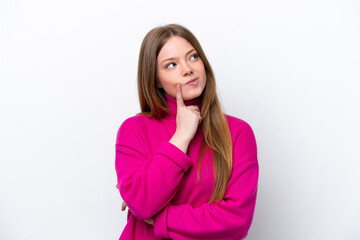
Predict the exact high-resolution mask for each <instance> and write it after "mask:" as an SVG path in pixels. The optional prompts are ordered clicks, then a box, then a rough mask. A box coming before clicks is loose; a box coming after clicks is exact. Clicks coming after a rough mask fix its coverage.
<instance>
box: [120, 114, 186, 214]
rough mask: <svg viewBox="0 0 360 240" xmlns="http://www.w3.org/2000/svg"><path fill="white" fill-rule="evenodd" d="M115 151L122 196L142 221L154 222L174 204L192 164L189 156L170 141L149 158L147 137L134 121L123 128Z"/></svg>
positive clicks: (127, 120) (123, 124) (127, 122)
mask: <svg viewBox="0 0 360 240" xmlns="http://www.w3.org/2000/svg"><path fill="white" fill-rule="evenodd" d="M154 137H156V136H154ZM115 149H116V153H115V169H116V173H117V182H118V187H119V191H120V195H121V197H122V199H123V200H124V201H125V202H126V203H127V205H128V208H129V210H131V212H132V213H133V214H134V216H135V217H136V218H137V219H139V220H145V219H149V218H151V217H152V216H154V215H155V214H156V213H158V212H159V211H160V210H161V209H163V208H164V207H165V206H166V205H167V204H168V203H169V202H170V200H171V199H172V198H173V197H174V195H175V193H176V191H177V188H178V184H179V183H180V181H181V179H182V177H183V175H184V173H185V172H186V171H188V169H189V168H190V166H191V164H192V162H191V159H190V157H189V156H188V155H186V154H185V153H184V152H183V151H181V150H180V149H179V148H177V147H176V146H175V145H173V144H171V143H170V142H168V141H164V142H162V143H161V145H160V147H159V148H158V150H157V152H156V153H155V154H153V155H152V156H150V157H147V154H146V153H147V151H146V145H145V144H144V141H143V134H142V133H141V128H140V126H139V125H138V124H137V121H136V119H134V118H129V119H126V120H125V121H124V122H123V123H122V124H121V126H120V128H119V130H118V134H117V138H116V144H115Z"/></svg>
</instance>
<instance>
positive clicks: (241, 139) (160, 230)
mask: <svg viewBox="0 0 360 240" xmlns="http://www.w3.org/2000/svg"><path fill="white" fill-rule="evenodd" d="M258 174H259V165H258V161H257V147H256V142H255V136H254V134H253V131H252V129H251V127H250V126H249V125H248V124H247V123H246V122H245V124H244V125H243V127H242V129H241V130H240V133H239V134H238V136H237V138H236V140H235V143H234V147H233V171H232V175H231V178H230V180H229V182H228V185H227V188H226V192H225V195H224V198H223V199H222V200H221V201H220V202H212V203H204V204H202V205H201V206H200V207H196V208H195V207H192V206H191V205H190V204H181V205H172V204H171V203H169V204H168V205H167V206H166V207H165V208H164V209H163V210H162V211H161V212H159V213H158V214H157V215H155V216H154V234H155V235H156V236H157V237H159V238H172V239H184V240H192V239H209V240H210V239H214V240H215V239H228V240H238V239H243V238H245V237H246V236H247V233H248V230H249V228H250V225H251V222H252V219H253V215H254V210H255V202H256V195H257V184H258Z"/></svg>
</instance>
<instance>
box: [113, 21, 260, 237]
mask: <svg viewBox="0 0 360 240" xmlns="http://www.w3.org/2000/svg"><path fill="white" fill-rule="evenodd" d="M138 94H139V100H140V106H141V112H140V113H138V114H136V115H135V116H132V117H130V118H128V119H126V120H125V121H124V122H123V123H122V124H121V126H120V128H119V131H118V133H117V139H116V144H115V147H116V159H115V167H116V173H117V187H118V189H119V191H120V194H121V197H122V199H123V200H124V202H123V208H122V210H124V209H125V207H126V206H127V207H128V208H129V211H128V215H127V225H126V226H125V228H124V230H123V232H122V234H121V236H120V239H159V238H165V239H169V238H170V239H186V240H190V239H244V238H245V237H246V236H247V233H248V230H249V228H250V225H251V222H252V219H253V214H254V209H255V202H256V194H257V183H258V173H259V166H258V161H257V148H256V141H255V136H254V133H253V131H252V129H251V127H250V125H249V124H248V123H246V122H245V121H244V120H241V119H239V118H235V117H233V116H230V115H227V114H224V113H223V112H222V109H221V106H220V103H219V100H218V97H217V94H216V85H215V78H214V74H213V71H212V69H211V67H210V64H209V62H208V60H207V59H206V56H205V54H204V52H203V50H202V48H201V46H200V44H199V42H198V40H197V39H196V38H195V36H194V35H193V34H192V33H191V32H190V31H189V30H188V29H186V28H185V27H183V26H180V25H177V24H169V25H166V26H161V27H156V28H154V29H152V30H151V31H150V32H149V33H148V34H147V35H146V36H145V38H144V40H143V42H142V45H141V49H140V55H139V63H138Z"/></svg>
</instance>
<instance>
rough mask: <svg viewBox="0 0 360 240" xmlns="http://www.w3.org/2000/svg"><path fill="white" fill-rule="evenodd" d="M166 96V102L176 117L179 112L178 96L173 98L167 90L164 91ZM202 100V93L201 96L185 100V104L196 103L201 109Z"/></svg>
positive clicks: (171, 113)
mask: <svg viewBox="0 0 360 240" xmlns="http://www.w3.org/2000/svg"><path fill="white" fill-rule="evenodd" d="M164 95H165V98H166V102H167V104H168V106H169V108H170V114H169V115H170V116H172V117H176V114H177V101H176V98H172V97H170V96H169V95H167V94H166V92H164ZM201 101H202V94H201V95H200V96H199V97H196V98H194V99H191V100H188V101H184V104H185V106H190V105H196V106H198V107H199V110H200V111H201Z"/></svg>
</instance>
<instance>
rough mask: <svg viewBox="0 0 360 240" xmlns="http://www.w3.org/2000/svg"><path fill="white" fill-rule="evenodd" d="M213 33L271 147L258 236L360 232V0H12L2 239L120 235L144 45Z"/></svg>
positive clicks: (227, 72) (3, 45) (209, 49)
mask: <svg viewBox="0 0 360 240" xmlns="http://www.w3.org/2000/svg"><path fill="white" fill-rule="evenodd" d="M168 23H179V24H182V25H184V26H185V27H187V28H189V29H190V30H191V31H192V32H193V33H194V34H195V36H196V37H197V38H198V39H199V41H200V43H201V44H202V47H203V49H204V51H205V53H206V55H207V57H208V59H209V61H210V63H211V65H212V67H213V70H214V72H215V76H216V82H217V87H218V94H219V97H220V100H221V103H222V106H223V110H224V112H225V113H227V114H230V115H233V116H236V117H238V118H241V119H243V120H245V121H247V122H248V123H249V124H250V125H251V127H252V128H253V131H254V133H255V137H256V140H257V144H258V157H259V164H260V178H259V190H258V198H257V199H258V200H257V205H256V210H255V216H254V220H253V224H252V226H251V229H250V231H249V235H248V238H247V239H249V240H255V239H256V240H264V239H265V240H267V239H270V240H272V239H276V240H278V239H281V240H282V239H284V240H289V239H291V240H293V239H294V240H307V239H309V240H313V239H354V240H355V239H360V227H359V226H360V204H359V203H360V187H359V183H360V173H359V171H360V163H359V160H360V159H359V154H358V153H359V151H358V148H359V143H360V141H359V140H360V137H359V136H360V135H359V134H360V131H359V130H360V128H359V123H360V121H359V120H360V112H359V109H360V107H359V103H360V97H359V91H360V89H359V80H360V73H359V72H360V71H359V70H360V47H359V46H360V45H359V43H360V2H359V1H355V0H353V1H351V0H330V1H329V0H327V1H325V0H302V1H285V0H283V1H281V0H274V1H265V0H263V1H259V0H254V1H216V2H211V1H184V0H183V1H175V2H174V1H115V0H113V1H109V0H102V1H99V0H98V1H85V0H82V1H81V0H71V1H70V0H65V1H45V0H37V1H25V0H18V1H10V0H1V1H0V79H1V85H0V107H1V108H0V121H1V124H0V144H1V151H0V160H1V161H0V239H2V240H12V239H14V240H15V239H16V240H18V239H37V240H48V239H53V240H58V239H59V240H60V239H74V240H75V239H76V240H77V239H87V240H92V239H94V240H95V239H96V240H99V239H101V240H103V239H118V237H119V236H120V233H121V231H122V229H123V228H124V226H125V223H126V212H122V211H121V210H120V208H121V202H122V200H121V197H120V194H119V193H118V191H117V189H116V188H115V183H116V173H115V139H116V133H117V130H118V127H119V126H120V124H121V123H122V121H123V120H124V119H126V118H128V117H130V116H133V115H134V114H136V113H137V112H139V111H140V107H139V103H138V96H137V87H136V71H137V60H138V53H139V49H140V44H141V41H142V39H143V37H144V36H145V34H146V33H147V32H148V31H149V30H150V29H151V28H153V27H156V26H159V25H164V24H168Z"/></svg>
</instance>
